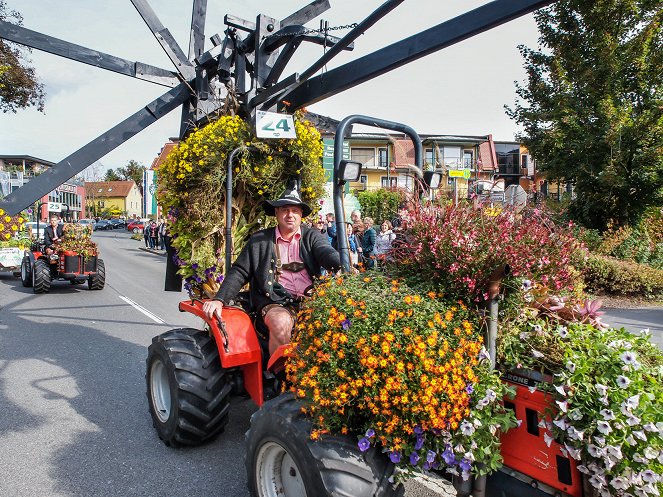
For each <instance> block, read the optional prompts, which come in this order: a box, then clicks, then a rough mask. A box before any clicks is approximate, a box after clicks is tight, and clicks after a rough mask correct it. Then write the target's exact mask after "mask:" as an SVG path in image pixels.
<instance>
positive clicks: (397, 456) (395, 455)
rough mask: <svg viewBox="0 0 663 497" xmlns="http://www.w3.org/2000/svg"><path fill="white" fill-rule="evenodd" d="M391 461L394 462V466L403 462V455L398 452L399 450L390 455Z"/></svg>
mask: <svg viewBox="0 0 663 497" xmlns="http://www.w3.org/2000/svg"><path fill="white" fill-rule="evenodd" d="M389 459H390V460H391V462H393V463H394V464H398V463H399V462H401V453H400V452H399V451H397V450H392V451H391V452H390V453H389Z"/></svg>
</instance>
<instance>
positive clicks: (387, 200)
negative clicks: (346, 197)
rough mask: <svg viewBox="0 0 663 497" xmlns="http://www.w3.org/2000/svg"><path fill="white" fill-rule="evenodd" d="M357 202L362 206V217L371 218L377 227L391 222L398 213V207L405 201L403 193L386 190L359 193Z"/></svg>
mask: <svg viewBox="0 0 663 497" xmlns="http://www.w3.org/2000/svg"><path fill="white" fill-rule="evenodd" d="M357 200H358V201H359V205H360V206H361V215H362V216H364V217H371V218H373V221H375V224H376V225H377V226H380V225H381V224H382V222H383V221H391V220H392V219H394V218H395V217H396V214H397V213H398V206H399V205H400V203H401V202H402V201H403V193H402V192H400V191H391V190H386V189H384V188H380V189H379V190H373V191H365V192H359V193H358V194H357Z"/></svg>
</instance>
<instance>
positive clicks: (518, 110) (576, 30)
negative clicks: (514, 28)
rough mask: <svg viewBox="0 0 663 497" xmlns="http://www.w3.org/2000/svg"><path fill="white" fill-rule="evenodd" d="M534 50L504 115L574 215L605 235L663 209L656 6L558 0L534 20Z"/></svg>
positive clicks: (662, 88) (644, 1)
mask: <svg viewBox="0 0 663 497" xmlns="http://www.w3.org/2000/svg"><path fill="white" fill-rule="evenodd" d="M535 19H536V23H537V26H538V28H539V32H540V38H539V43H540V46H539V47H538V49H536V50H535V49H531V48H527V47H524V46H521V47H519V49H520V52H521V54H522V56H523V57H524V59H525V67H526V70H527V81H526V83H525V84H523V85H521V84H518V83H516V88H517V89H516V91H517V94H518V97H519V98H518V99H517V101H516V104H515V107H513V108H509V107H507V114H508V115H509V116H510V117H511V118H512V119H514V120H515V121H516V122H517V123H518V124H520V125H521V126H522V127H523V129H524V132H523V133H522V134H521V135H520V136H519V139H520V140H522V141H523V143H524V144H525V145H526V146H527V147H528V149H529V150H530V152H531V154H532V155H533V156H534V158H535V159H536V160H537V163H538V169H539V170H540V171H542V172H544V173H545V174H546V176H547V178H548V179H549V180H553V181H562V182H566V181H571V182H572V183H574V185H575V191H576V193H577V197H576V198H575V199H574V200H573V202H571V204H570V214H571V216H572V217H573V218H574V219H576V220H578V221H580V222H581V223H582V224H584V225H586V226H589V227H593V228H599V229H602V230H603V229H605V228H606V227H607V226H609V225H610V224H612V223H615V224H618V225H623V224H627V223H634V222H636V221H637V220H638V219H639V217H640V216H641V215H642V214H643V213H644V211H645V210H646V209H647V207H648V206H652V205H654V206H656V205H661V203H662V202H663V70H662V68H663V36H662V35H663V31H662V21H663V9H662V8H661V2H660V0H598V1H597V0H562V1H559V2H556V3H555V4H554V5H552V6H551V7H548V8H546V9H541V10H540V11H538V12H537V13H536V14H535Z"/></svg>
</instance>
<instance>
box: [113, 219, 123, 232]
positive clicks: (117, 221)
mask: <svg viewBox="0 0 663 497" xmlns="http://www.w3.org/2000/svg"><path fill="white" fill-rule="evenodd" d="M110 222H111V224H112V225H113V229H114V230H116V229H120V228H124V226H125V222H124V219H111V220H110Z"/></svg>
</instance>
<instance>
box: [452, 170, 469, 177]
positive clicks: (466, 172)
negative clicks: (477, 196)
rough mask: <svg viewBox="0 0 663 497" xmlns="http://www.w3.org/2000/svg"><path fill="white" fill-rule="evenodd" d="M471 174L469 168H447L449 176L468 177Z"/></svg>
mask: <svg viewBox="0 0 663 497" xmlns="http://www.w3.org/2000/svg"><path fill="white" fill-rule="evenodd" d="M471 175H472V173H471V171H470V170H469V169H449V177H450V178H463V179H470V176H471Z"/></svg>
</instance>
